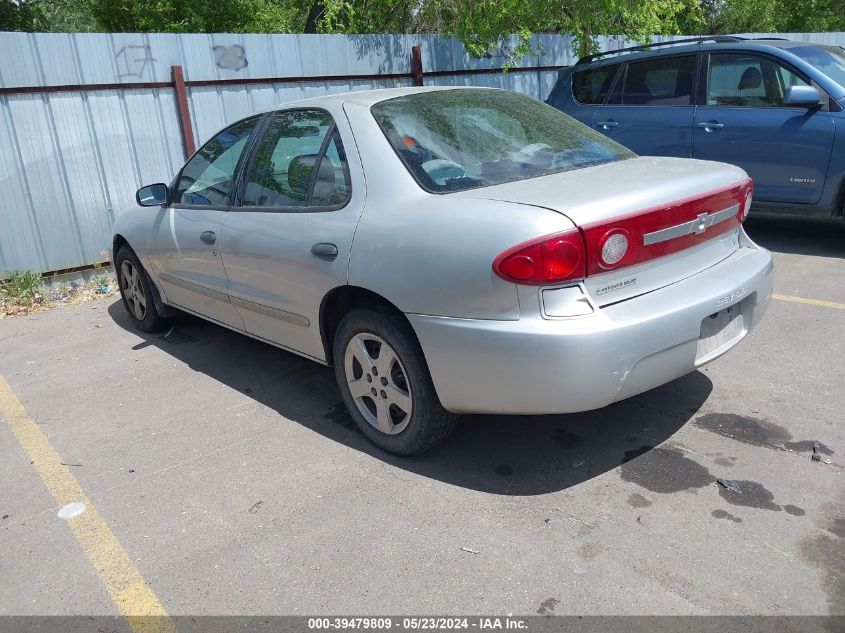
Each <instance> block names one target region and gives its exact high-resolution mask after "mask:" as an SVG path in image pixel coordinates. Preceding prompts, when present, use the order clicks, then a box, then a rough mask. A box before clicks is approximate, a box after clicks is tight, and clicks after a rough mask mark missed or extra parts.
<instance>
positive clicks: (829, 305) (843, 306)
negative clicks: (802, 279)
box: [772, 295, 845, 310]
mask: <svg viewBox="0 0 845 633" xmlns="http://www.w3.org/2000/svg"><path fill="white" fill-rule="evenodd" d="M772 299H777V300H779V301H792V302H793V303H806V304H807V305H811V306H822V307H823V308H836V309H837V310H845V303H836V302H835V301H822V300H821V299H805V298H804V297H793V296H791V295H772Z"/></svg>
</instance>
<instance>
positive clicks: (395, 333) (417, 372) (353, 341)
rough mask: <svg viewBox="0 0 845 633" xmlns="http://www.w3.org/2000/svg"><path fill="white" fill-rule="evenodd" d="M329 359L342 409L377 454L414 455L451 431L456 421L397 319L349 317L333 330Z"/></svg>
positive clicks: (388, 313)
mask: <svg viewBox="0 0 845 633" xmlns="http://www.w3.org/2000/svg"><path fill="white" fill-rule="evenodd" d="M332 356H333V358H332V360H333V363H334V370H335V377H336V378H337V383H338V387H339V388H340V392H341V395H342V397H343V402H344V404H345V405H346V408H347V409H348V410H349V413H350V415H351V416H352V419H353V420H355V423H356V424H357V426H358V428H360V429H361V432H362V433H363V434H364V435H365V436H366V437H367V438H368V439H369V440H370V441H371V442H372V443H373V444H375V445H376V446H378V447H379V448H381V449H383V450H385V451H387V452H389V453H393V454H394V455H403V456H407V455H418V454H419V453H422V452H424V451H427V450H429V449H431V448H433V447H434V446H436V445H437V444H439V443H440V442H442V441H443V440H445V439H446V437H447V436H448V435H449V434H450V433H451V432H452V430H453V429H454V427H455V424H456V423H457V420H458V416H457V415H455V414H453V413H450V412H449V411H446V409H444V408H443V405H441V404H440V399H439V398H438V397H437V392H436V391H435V389H434V384H433V383H432V381H431V375H430V374H429V371H428V366H427V365H426V362H425V357H424V356H423V352H422V348H421V347H420V344H419V342H418V341H417V339H416V336H414V332H413V330H412V329H411V326H410V324H409V323H408V322H407V321H406V320H405V318H404V317H403V316H402V315H401V314H399V313H397V312H395V311H393V310H389V309H386V308H383V307H381V306H372V307H365V308H357V309H355V310H353V311H351V312H350V313H349V314H347V315H346V316H345V317H344V318H343V320H342V321H341V322H340V324H339V325H338V328H337V331H336V333H335V338H334V348H333V354H332ZM408 409H410V410H408Z"/></svg>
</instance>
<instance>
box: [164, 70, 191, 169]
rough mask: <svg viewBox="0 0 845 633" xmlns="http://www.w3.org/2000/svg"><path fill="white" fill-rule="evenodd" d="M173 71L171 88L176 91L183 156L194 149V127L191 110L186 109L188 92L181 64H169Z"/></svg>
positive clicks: (189, 154)
mask: <svg viewBox="0 0 845 633" xmlns="http://www.w3.org/2000/svg"><path fill="white" fill-rule="evenodd" d="M170 70H171V72H172V73H173V89H174V90H175V91H176V109H177V110H178V111H179V127H180V129H181V130H182V147H183V148H184V149H185V158H188V157H190V156H192V155H193V153H194V152H195V151H196V149H197V148H196V144H195V143H194V127H193V126H192V125H191V111H190V110H189V109H188V92H187V90H186V88H185V75H184V74H183V73H182V67H181V66H171V67H170Z"/></svg>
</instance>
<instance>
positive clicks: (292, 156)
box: [240, 110, 350, 208]
mask: <svg viewBox="0 0 845 633" xmlns="http://www.w3.org/2000/svg"><path fill="white" fill-rule="evenodd" d="M244 183H245V184H244V190H243V195H242V196H241V203H240V205H241V206H243V207H273V208H291V207H294V208H296V207H307V206H333V205H337V204H343V203H345V202H346V200H347V199H348V198H349V192H350V185H349V169H348V167H347V166H346V155H345V153H344V152H343V145H342V144H341V141H340V136H339V135H338V133H337V131H336V130H335V129H334V121H333V120H332V118H331V116H330V115H329V114H328V112H325V111H323V110H288V111H284V112H277V113H276V114H274V115H273V119H272V120H271V122H270V124H269V125H268V127H267V129H266V131H265V132H264V134H263V136H262V137H261V140H259V141H258V143H257V145H256V147H255V151H254V153H253V156H252V158H251V159H250V164H249V166H248V167H247V170H246V177H245V179H244Z"/></svg>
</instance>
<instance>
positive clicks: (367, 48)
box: [0, 33, 845, 275]
mask: <svg viewBox="0 0 845 633" xmlns="http://www.w3.org/2000/svg"><path fill="white" fill-rule="evenodd" d="M790 37H792V38H793V39H813V40H815V41H828V42H830V43H843V42H845V34H820V35H803V34H802V35H794V36H790ZM658 39H659V38H658ZM666 39H672V38H666ZM417 44H420V45H421V46H420V49H419V57H418V59H419V62H420V63H421V69H422V71H423V72H424V75H423V77H422V82H423V83H424V84H426V85H435V84H440V85H481V86H496V87H502V88H508V89H511V90H516V91H518V92H522V93H525V94H529V95H531V96H534V97H538V98H541V99H542V98H545V97H546V95H547V94H548V92H549V90H550V89H551V87H552V85H553V84H554V80H555V75H556V68H557V67H561V66H565V65H569V64H572V63H574V60H573V58H572V55H571V40H570V38H569V37H567V36H555V35H542V36H537V37H536V38H535V41H534V44H535V48H536V49H537V50H538V51H541V54H539V55H534V56H531V57H527V58H525V59H523V60H521V61H520V63H519V64H518V68H515V69H513V70H511V72H508V73H502V72H500V71H499V69H500V68H501V67H502V65H503V64H504V63H505V62H506V61H507V58H508V54H509V48H508V46H507V45H505V46H502V47H501V49H500V50H499V51H498V52H497V53H496V54H494V55H491V56H489V57H485V58H481V59H477V58H473V57H471V56H469V55H468V54H467V53H466V52H465V50H464V48H463V46H462V45H461V44H460V42H458V41H457V40H454V39H450V38H444V37H440V36H434V35H428V36H419V35H350V36H344V35H231V34H228V35H227V34H202V35H200V34H184V35H175V34H126V33H121V34H107V33H103V34H87V33H86V34H32V33H0V60H2V61H0V117H2V121H0V275H2V273H3V272H4V271H10V270H14V269H30V270H36V271H39V272H45V271H56V270H62V269H68V268H74V267H79V266H84V265H87V264H91V263H94V262H100V261H103V260H104V259H106V256H105V255H104V249H105V248H107V246H108V244H109V241H110V239H111V226H112V223H113V221H114V217H115V215H116V214H119V213H120V212H121V211H122V210H125V209H126V208H129V207H131V206H132V205H133V204H134V194H135V190H136V189H137V188H138V187H139V186H141V185H143V184H147V183H151V182H159V181H164V182H169V181H170V180H171V178H172V177H173V175H174V174H175V172H176V171H177V170H178V168H179V167H180V166H181V164H182V163H183V162H184V148H183V144H182V142H181V130H182V129H185V128H192V130H193V137H194V138H193V139H190V140H188V139H186V142H185V146H190V144H191V141H194V142H196V143H197V144H200V143H201V142H202V141H204V140H206V139H207V138H209V137H210V136H211V135H212V134H213V133H214V132H216V131H217V130H219V129H220V128H222V127H223V126H225V125H226V124H227V123H228V122H231V121H234V120H236V119H238V118H241V117H244V116H246V115H248V114H250V113H252V112H254V111H256V110H259V109H262V108H266V107H270V106H272V105H274V104H277V103H283V102H286V101H292V100H295V99H300V98H303V97H310V96H317V95H321V94H326V93H335V92H345V91H349V90H362V89H369V88H383V87H392V86H397V85H412V84H413V83H414V79H415V72H417V73H418V71H419V70H420V67H419V65H417V66H416V67H414V65H413V64H412V57H413V56H412V49H413V47H414V46H415V45H417ZM601 44H602V46H603V47H604V49H605V50H608V49H614V48H619V47H621V46H624V45H626V42H624V41H620V40H615V39H611V38H605V39H604V40H603V41H602V42H601ZM174 66H179V67H181V69H183V71H184V94H185V95H186V96H187V102H188V108H187V112H186V113H185V115H186V119H188V121H185V122H180V117H179V110H178V108H177V96H178V95H177V93H178V90H177V88H178V87H180V84H179V82H178V80H177V81H176V82H175V83H174V76H175V75H176V73H174V72H173V67H174ZM416 78H417V80H419V74H417V75H416ZM180 123H181V127H180Z"/></svg>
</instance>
